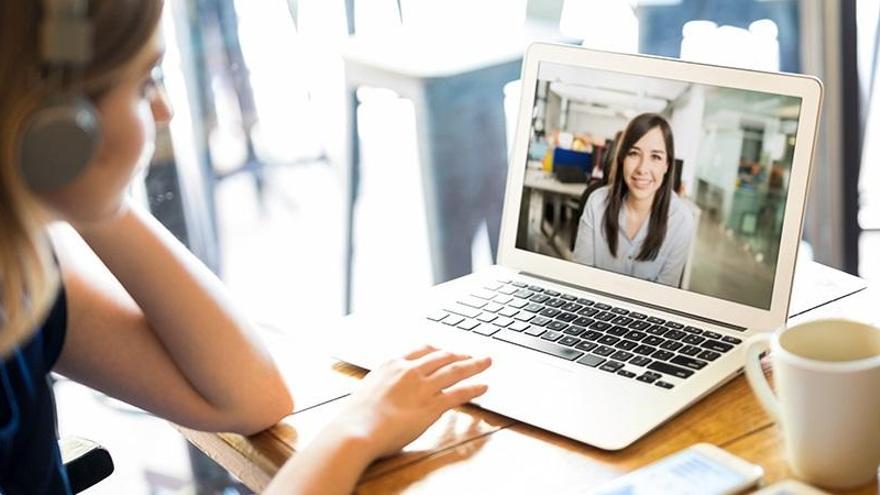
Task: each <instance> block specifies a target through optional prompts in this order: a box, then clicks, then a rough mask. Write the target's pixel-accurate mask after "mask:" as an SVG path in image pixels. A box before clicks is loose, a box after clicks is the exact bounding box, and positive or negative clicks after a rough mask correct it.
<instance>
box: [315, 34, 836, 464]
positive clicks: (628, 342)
mask: <svg viewBox="0 0 880 495" xmlns="http://www.w3.org/2000/svg"><path fill="white" fill-rule="evenodd" d="M821 100H822V85H821V82H820V81H818V80H817V79H815V78H812V77H806V76H801V75H791V74H779V73H767V72H757V71H751V70H744V69H735V68H726V67H717V66H709V65H703V64H697V63H690V62H684V61H680V60H672V59H665V58H659V57H648V56H639V55H630V54H617V53H607V52H601V51H594V50H588V49H584V48H579V47H573V46H561V45H552V44H543V43H537V44H534V45H531V46H530V47H529V48H528V50H527V53H526V56H525V59H524V62H523V70H522V92H521V99H520V104H519V117H518V121H517V126H516V130H515V134H514V143H513V148H512V153H511V158H510V164H509V175H508V180H507V186H506V193H505V201H504V211H503V219H502V226H501V232H500V239H499V247H498V253H497V264H496V265H492V266H491V267H489V268H487V269H484V270H480V271H478V272H476V273H473V274H470V275H467V276H465V277H461V278H458V279H455V280H452V281H450V282H446V283H443V284H439V285H437V286H435V287H433V288H431V289H430V290H429V291H427V292H426V293H425V294H424V297H422V298H421V299H419V302H418V304H411V305H404V306H406V307H397V306H394V307H390V306H389V307H383V308H374V309H372V310H367V311H363V312H357V313H355V314H353V315H350V316H349V317H347V318H345V319H344V322H343V324H342V325H340V326H339V327H338V328H335V329H333V330H332V333H331V339H330V341H331V342H332V346H333V349H332V350H333V353H334V355H335V357H337V358H339V359H342V360H344V361H347V362H350V363H353V364H355V365H358V366H361V367H365V368H367V369H370V368H373V367H375V366H377V365H379V364H381V363H382V362H384V361H385V360H387V359H390V358H392V357H397V356H400V355H402V354H403V353H405V352H406V351H408V350H411V349H412V348H414V347H415V346H418V345H422V344H425V343H429V344H432V345H434V346H437V347H440V348H446V349H449V350H454V351H457V352H467V353H470V354H472V355H475V356H480V355H489V356H492V358H493V360H494V364H493V366H492V367H491V368H490V369H489V370H488V371H486V372H485V373H484V374H482V375H480V376H478V377H476V378H474V379H473V380H475V381H479V382H481V383H487V384H488V385H489V391H488V392H487V393H486V394H485V395H484V396H482V397H480V398H478V399H477V400H476V401H475V404H477V405H478V406H480V407H483V408H485V409H488V410H491V411H495V412H497V413H500V414H503V415H505V416H509V417H511V418H514V419H517V420H519V421H522V422H525V423H528V424H531V425H534V426H537V427H540V428H544V429H546V430H549V431H552V432H555V433H558V434H560V435H563V436H566V437H569V438H572V439H575V440H578V441H581V442H584V443H586V444H589V445H593V446H595V447H598V448H601V449H607V450H617V449H622V448H624V447H626V446H628V445H630V444H632V443H633V442H634V441H636V440H637V439H639V438H640V437H642V436H644V435H645V434H647V433H648V432H650V431H651V430H653V429H654V428H656V427H658V426H659V425H661V424H662V423H663V422H664V421H666V420H668V419H669V418H671V417H672V416H674V415H675V414H677V413H679V412H681V411H682V410H684V409H685V408H686V407H688V405H690V404H693V403H694V402H696V401H697V400H699V399H700V398H701V397H703V396H705V395H706V394H708V393H709V392H711V391H712V390H713V389H715V388H717V387H719V386H720V385H721V384H723V383H725V382H726V381H727V380H729V379H731V378H733V377H734V376H735V375H736V374H737V373H738V371H739V370H740V369H741V368H742V366H743V364H744V358H745V356H744V341H745V340H746V339H748V338H749V337H750V336H751V335H754V334H755V333H758V332H767V331H772V330H773V329H775V328H776V327H778V326H780V325H782V324H783V323H784V322H785V320H786V316H787V314H788V307H789V299H790V295H791V291H792V281H793V272H794V266H795V259H796V255H797V247H798V243H799V240H800V238H801V228H802V221H803V213H804V202H805V198H806V194H807V190H808V185H809V178H810V165H811V160H812V156H813V151H814V146H815V141H816V129H817V124H818V118H819V109H820V103H821ZM646 115H647V117H646ZM658 116H659V117H658ZM646 119H648V120H646ZM651 119H653V120H651ZM538 120H543V122H542V124H543V125H541V126H540V127H539V128H540V129H543V130H544V131H545V132H536V131H535V123H536V122H537V121H538ZM661 120H662V121H663V122H666V126H665V127H666V128H667V130H666V131H664V130H663V127H664V126H663V125H662V124H661V123H659V122H660V121H661ZM645 122H648V124H649V125H648V126H647V127H646V125H645ZM557 131H559V132H567V133H574V134H576V135H583V136H585V137H587V138H589V140H590V141H591V142H599V143H601V142H603V139H604V140H611V139H613V138H614V136H615V134H616V133H618V132H623V133H624V134H627V133H629V135H630V136H631V137H632V139H630V141H629V143H630V144H629V145H628V149H622V148H623V146H620V147H619V148H618V150H617V151H616V152H617V154H622V155H621V157H617V155H615V160H616V161H615V165H614V167H613V169H614V171H612V170H607V171H604V173H607V174H609V176H608V177H606V178H605V181H606V183H607V184H609V185H608V186H605V187H606V189H604V190H603V189H602V188H600V189H597V190H596V191H593V192H592V193H590V197H589V198H588V202H587V207H586V208H585V212H584V215H583V216H582V217H581V218H578V219H575V218H572V219H570V220H569V221H574V222H578V228H577V229H572V230H574V231H576V232H577V234H576V235H577V242H576V243H575V244H574V246H575V247H574V250H566V249H565V248H564V247H562V246H565V245H570V244H569V243H566V242H554V241H553V239H549V238H547V234H546V229H542V225H541V224H542V222H544V221H545V220H544V217H545V215H544V211H545V209H546V208H550V207H551V206H550V203H551V202H552V201H551V197H550V195H551V194H566V192H565V191H564V190H562V189H560V188H556V189H557V190H556V192H553V191H551V190H549V189H553V188H545V189H541V187H543V186H540V184H543V183H544V182H546V181H547V180H552V177H550V176H549V174H547V172H544V171H542V170H541V169H540V164H539V163H533V162H531V161H530V160H529V158H528V156H529V154H528V151H529V148H530V147H531V146H538V147H545V146H551V147H552V146H553V145H554V143H553V142H552V139H553V135H554V133H556V132H557ZM475 132H476V130H475ZM667 135H670V136H671V138H670V139H671V143H672V148H674V151H673V150H667V144H670V141H669V140H667V137H668V136H667ZM622 143H624V144H625V143H627V139H626V136H624V137H623V138H622ZM666 155H669V156H666ZM672 156H674V158H675V159H679V160H681V162H680V163H682V164H683V165H682V169H683V170H680V171H676V170H675V168H674V165H673V166H672V167H670V168H669V169H666V172H670V171H671V172H672V173H663V172H664V164H665V163H667V161H668V158H670V157H672ZM651 167H654V168H651ZM652 170H653V172H651V171H652ZM679 172H680V174H681V187H679V188H677V190H676V191H672V192H669V191H671V190H672V188H671V187H669V189H665V188H667V187H668V186H667V180H670V177H668V176H669V175H678V173H679ZM536 174H539V175H540V174H544V175H543V176H542V178H543V182H542V181H537V182H536V181H533V180H532V178H534V177H535V176H536ZM616 181H617V182H616ZM618 182H619V184H618ZM536 184H537V185H536ZM570 186H571V184H568V185H567V186H566V187H570ZM652 190H653V192H652ZM661 191H665V192H664V193H663V194H662V196H663V198H665V199H656V198H659V197H660V196H661ZM571 194H572V195H573V196H577V195H579V194H581V193H580V192H578V191H573V192H571ZM651 194H653V196H652V195H651ZM615 197H617V198H619V201H618V205H617V207H618V208H619V210H618V211H619V212H620V214H619V216H618V223H617V229H618V230H617V232H616V233H617V234H618V242H617V246H616V250H615V251H614V254H613V255H611V254H610V251H609V250H610V245H609V243H608V241H607V239H606V237H605V232H607V231H608V230H607V229H606V227H607V223H608V221H607V220H606V218H607V217H613V216H614V215H606V214H605V213H603V212H605V211H607V210H608V208H611V203H612V198H615ZM645 198H648V199H649V200H650V201H649V203H650V204H651V208H652V209H651V210H650V216H649V217H648V218H647V219H646V220H644V221H643V222H642V223H641V224H639V223H638V222H637V221H632V220H630V219H629V218H628V216H627V215H628V213H627V212H629V211H630V210H632V211H634V212H635V211H639V210H638V205H645V204H646V203H645V202H644V201H645ZM651 198H654V199H651ZM630 201H632V203H630ZM639 201H642V202H641V203H639ZM664 201H668V206H667V207H666V208H665V210H666V216H665V217H664V216H663V215H662V213H661V212H662V210H661V209H656V210H655V209H654V208H655V203H657V204H660V203H662V202H664ZM651 216H656V217H657V218H659V219H661V220H660V221H658V222H655V224H656V225H660V224H662V223H663V222H664V221H665V222H666V227H667V228H666V229H665V234H664V235H659V234H658V232H659V230H661V229H659V228H658V227H656V225H655V226H654V227H651V222H650V218H651ZM663 218H665V219H666V220H662V219H663ZM610 232H615V231H614V230H613V229H612V230H610ZM649 237H650V238H651V239H652V240H650V241H649V239H648V238H649ZM649 244H650V245H652V246H653V248H651V249H648V248H646V247H645V246H648V245H649ZM658 246H659V247H658ZM651 251H653V257H652V256H651V254H652V253H651Z"/></svg>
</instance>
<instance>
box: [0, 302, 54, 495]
mask: <svg viewBox="0 0 880 495" xmlns="http://www.w3.org/2000/svg"><path fill="white" fill-rule="evenodd" d="M66 333H67V299H66V297H65V294H64V288H63V287H62V288H61V289H60V290H59V292H58V296H57V298H56V299H55V304H54V305H53V307H52V310H51V311H50V312H49V316H48V317H47V318H46V320H45V322H43V324H42V326H41V327H40V328H39V329H38V330H37V332H36V333H35V334H34V335H33V336H32V337H31V338H30V340H28V341H27V342H25V343H24V344H22V345H21V346H20V347H18V348H16V349H14V350H13V352H12V354H10V355H9V356H8V357H7V358H6V359H5V360H4V361H3V362H2V364H0V494H4V495H5V494H9V495H17V494H20V493H21V494H25V493H26V494H40V495H42V494H56V493H62V494H68V493H70V484H69V483H68V480H67V473H66V472H65V470H64V466H63V465H62V463H61V454H60V452H59V450H58V441H57V433H56V422H55V403H54V400H53V397H52V394H51V391H50V385H49V383H48V381H47V379H48V375H49V372H50V371H51V370H52V367H53V366H55V362H56V361H58V356H59V354H61V346H62V344H63V343H64V336H65V334H66Z"/></svg>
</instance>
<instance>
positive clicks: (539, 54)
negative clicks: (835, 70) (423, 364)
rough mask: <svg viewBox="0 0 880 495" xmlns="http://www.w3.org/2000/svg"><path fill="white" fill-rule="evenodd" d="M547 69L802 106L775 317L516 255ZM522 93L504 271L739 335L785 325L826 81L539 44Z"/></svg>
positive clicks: (528, 60) (504, 229)
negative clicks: (657, 81)
mask: <svg viewBox="0 0 880 495" xmlns="http://www.w3.org/2000/svg"><path fill="white" fill-rule="evenodd" d="M545 62H546V63H552V64H562V65H569V66H575V67H584V68H589V69H594V70H606V71H612V72H618V73H622V74H630V75H637V76H644V77H657V78H663V79H672V80H677V81H682V82H690V83H696V84H705V85H710V86H721V87H726V88H733V89H744V90H749V91H760V92H764V93H776V94H780V95H787V96H795V97H798V98H801V109H800V115H799V117H798V127H797V134H796V138H795V139H796V141H795V149H794V156H793V159H792V166H791V173H790V176H789V177H790V180H789V189H788V192H787V194H786V203H785V212H784V215H783V225H782V235H781V238H780V244H779V246H780V247H779V257H778V259H777V265H776V274H775V277H774V279H773V290H772V295H771V301H770V307H769V309H763V308H756V307H752V306H748V305H745V304H742V303H737V302H733V301H727V300H724V299H719V298H717V297H713V296H707V295H703V294H698V293H694V292H689V291H686V290H682V289H679V288H673V287H667V286H664V285H662V284H658V283H654V282H648V281H645V280H639V279H637V278H634V277H630V276H627V275H620V274H617V273H613V272H609V271H605V270H602V269H598V268H593V267H588V266H584V265H579V264H577V263H575V262H572V261H566V260H561V259H557V258H553V257H550V256H547V255H543V254H538V253H533V252H531V251H528V250H525V249H519V248H517V247H516V236H517V228H518V225H519V222H518V219H519V215H520V206H521V202H522V194H521V191H523V181H524V178H525V167H526V162H527V160H526V158H527V153H528V146H529V136H530V132H531V129H530V127H531V115H532V109H533V106H534V100H535V89H536V86H537V82H538V69H539V66H540V64H541V63H545ZM521 91H522V93H521V96H520V102H519V114H518V115H519V117H518V119H517V124H516V130H515V132H514V145H513V149H512V153H511V156H510V159H511V161H510V165H509V168H508V177H507V191H508V193H507V194H506V195H505V201H504V212H503V217H502V222H501V233H500V236H499V246H498V263H499V264H501V265H504V266H506V267H509V268H512V269H514V270H519V271H522V272H526V273H532V274H537V275H540V276H542V277H547V278H550V279H554V280H558V281H561V282H564V283H568V284H572V285H575V286H578V287H583V288H585V289H588V290H589V289H594V290H597V291H600V292H603V293H608V294H612V295H617V296H620V297H623V298H626V299H632V300H636V301H646V302H650V304H652V305H654V306H659V307H663V308H668V309H671V310H673V311H678V312H682V313H686V314H692V315H698V316H702V317H704V318H709V319H711V320H714V321H718V322H722V323H725V324H728V325H731V326H735V327H743V328H746V329H755V330H773V329H774V328H776V327H777V326H779V325H781V324H782V323H784V322H785V320H786V317H787V315H788V306H789V301H790V295H791V287H792V283H793V280H794V266H795V260H796V259H797V247H798V243H799V241H800V238H801V231H802V227H803V211H804V207H805V201H806V197H807V191H808V187H809V181H810V166H811V159H812V156H813V154H814V151H815V146H816V134H817V133H816V129H817V126H818V119H819V109H820V105H821V101H822V92H823V89H822V83H821V81H819V80H818V79H816V78H814V77H811V76H803V75H796V74H781V73H769V72H760V71H752V70H747V69H736V68H730V67H719V66H712V65H704V64H698V63H693V62H685V61H681V60H674V59H666V58H661V57H652V56H644V55H630V54H621V53H611V52H603V51H597V50H591V49H586V48H581V47H576V46H570V45H556V44H550V43H534V44H532V45H531V46H529V48H528V50H527V51H526V56H525V59H524V61H523V70H522V89H521ZM514 191H516V192H515V193H514Z"/></svg>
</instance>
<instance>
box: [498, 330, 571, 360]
mask: <svg viewBox="0 0 880 495" xmlns="http://www.w3.org/2000/svg"><path fill="white" fill-rule="evenodd" d="M493 338H495V339H498V340H501V341H504V342H508V343H510V344H516V345H518V346H522V347H526V348H529V349H532V350H535V351H538V352H543V353H544V354H550V355H551V356H556V357H558V358H562V359H565V360H568V361H574V360H575V359H577V358H579V357H581V356H583V355H584V353H583V352H581V351H578V350H575V349H572V348H571V347H565V346H562V345H559V344H556V343H553V342H548V341H546V340H541V339H533V338H531V337H529V336H527V335H524V334H521V333H517V332H512V331H510V330H501V331H499V332H498V333H496V334H495V335H494V336H493Z"/></svg>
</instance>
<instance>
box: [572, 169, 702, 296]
mask: <svg viewBox="0 0 880 495" xmlns="http://www.w3.org/2000/svg"><path fill="white" fill-rule="evenodd" d="M609 190H610V186H605V187H601V188H599V189H596V190H595V191H593V192H592V193H591V194H590V197H589V199H587V204H586V205H585V206H584V213H583V215H581V219H580V223H579V224H578V231H577V240H576V241H575V245H574V252H573V253H572V258H573V259H574V261H576V262H578V263H581V264H584V265H590V266H594V267H596V268H602V269H603V270H610V271H612V272H616V273H621V274H624V275H630V276H632V277H638V278H640V279H643V280H649V281H651V282H659V283H661V284H665V285H671V286H673V287H678V286H679V285H680V283H681V276H682V273H684V267H685V264H686V263H687V261H688V256H689V254H690V249H691V242H693V239H694V229H695V225H694V224H695V222H694V214H693V212H692V211H691V209H690V207H688V205H687V204H685V202H684V201H682V200H681V199H679V197H678V195H676V194H675V193H673V195H672V198H671V200H670V202H669V219H668V222H669V223H668V224H667V226H666V237H665V238H664V239H663V244H661V245H660V251H659V252H658V253H657V257H656V258H654V259H653V260H652V261H636V259H635V258H636V256H638V255H639V252H640V251H641V249H642V244H643V243H644V241H645V238H646V237H647V235H648V224H649V223H650V219H645V221H644V222H642V225H641V227H639V231H638V232H637V233H636V235H635V237H633V238H632V239H629V238H628V237H627V236H626V232H625V230H624V227H625V225H626V203H624V204H623V205H622V207H621V208H620V216H619V217H618V219H617V224H618V226H619V227H618V233H617V256H614V255H612V254H611V250H610V249H608V242H607V241H606V239H605V229H604V226H603V224H602V219H603V218H604V216H605V208H606V204H607V199H608V192H609Z"/></svg>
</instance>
